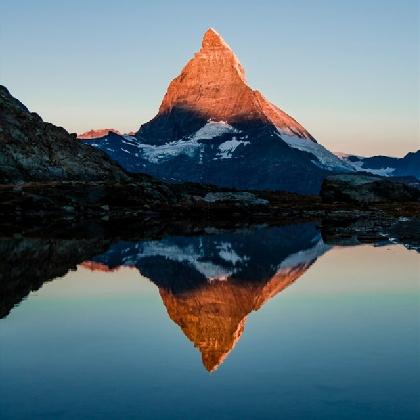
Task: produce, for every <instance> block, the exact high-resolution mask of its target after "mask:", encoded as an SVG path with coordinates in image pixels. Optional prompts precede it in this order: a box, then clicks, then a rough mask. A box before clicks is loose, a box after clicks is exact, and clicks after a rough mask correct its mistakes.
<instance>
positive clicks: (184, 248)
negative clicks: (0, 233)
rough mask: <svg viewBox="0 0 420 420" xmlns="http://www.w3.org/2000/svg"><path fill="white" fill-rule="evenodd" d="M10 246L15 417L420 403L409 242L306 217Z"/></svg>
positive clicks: (9, 378)
mask: <svg viewBox="0 0 420 420" xmlns="http://www.w3.org/2000/svg"><path fill="white" fill-rule="evenodd" d="M0 254H1V258H2V259H3V262H2V267H3V270H7V275H5V276H3V280H4V281H5V283H6V286H3V287H2V289H1V290H2V297H1V310H2V319H0V340H1V347H0V375H1V383H0V417H1V418H2V419H37V418H39V419H49V418H54V419H55V418H57V419H139V418H144V419H148V418H150V419H157V418H171V419H178V418H179V419H190V418H200V419H206V418H217V419H225V418H226V419H230V418H235V419H247V418H249V419H251V418H280V417H283V418H287V419H294V418H296V419H415V418H419V415H420V406H419V390H420V359H419V352H420V312H419V308H420V300H419V291H420V290H419V267H420V266H419V263H420V259H419V254H418V253H417V252H416V251H414V250H408V249H406V248H405V247H404V246H403V245H395V244H385V245H383V246H380V247H378V246H377V247H375V246H372V245H360V246H346V247H337V246H335V247H334V246H330V245H327V244H326V243H324V242H323V240H322V239H321V236H320V234H319V232H318V231H317V229H316V228H315V226H313V225H311V224H305V225H295V226H289V227H282V228H264V227H262V228H258V229H255V230H241V231H235V232H224V233H218V232H215V233H209V234H208V235H202V236H195V237H194V236H192V237H187V236H185V237H182V236H178V237H176V236H168V237H165V238H163V239H161V240H144V241H138V242H129V241H116V242H111V243H106V244H104V243H103V242H100V243H95V241H93V242H92V241H76V240H53V241H52V240H50V241H48V240H41V239H14V238H12V239H3V240H0ZM70 268H73V270H70ZM35 277H36V281H37V282H38V283H37V284H38V286H40V288H39V290H37V291H35V292H31V293H30V294H29V295H28V296H27V297H26V298H24V296H25V295H26V293H27V292H28V291H29V289H27V288H28V287H30V288H35V286H34V284H35V283H34V281H35V280H34V278H35ZM5 278H6V280H5ZM28 282H29V283H28ZM31 282H32V283H31ZM27 284H29V285H30V286H27ZM38 286H37V287H38ZM25 290H26V291H25Z"/></svg>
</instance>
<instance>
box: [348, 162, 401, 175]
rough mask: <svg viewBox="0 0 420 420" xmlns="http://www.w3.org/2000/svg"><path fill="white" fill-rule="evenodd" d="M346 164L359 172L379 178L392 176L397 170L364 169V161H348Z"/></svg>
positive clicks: (388, 168)
mask: <svg viewBox="0 0 420 420" xmlns="http://www.w3.org/2000/svg"><path fill="white" fill-rule="evenodd" d="M346 162H347V163H348V164H349V165H350V166H351V167H352V168H353V169H354V170H355V171H358V172H368V173H370V174H372V175H379V176H391V175H392V173H393V172H394V171H395V168H391V167H389V166H388V167H386V168H379V169H372V168H364V167H363V164H364V162H363V160H357V161H351V160H346Z"/></svg>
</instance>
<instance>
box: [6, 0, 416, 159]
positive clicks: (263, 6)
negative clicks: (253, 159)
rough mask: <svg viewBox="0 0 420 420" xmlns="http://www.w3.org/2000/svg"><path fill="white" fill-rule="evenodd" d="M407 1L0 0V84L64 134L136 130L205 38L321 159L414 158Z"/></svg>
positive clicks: (411, 17) (412, 18)
mask: <svg viewBox="0 0 420 420" xmlns="http://www.w3.org/2000/svg"><path fill="white" fill-rule="evenodd" d="M419 8H420V6H419V2H418V1H417V0H400V1H398V2H397V1H395V0H394V1H389V0H353V1H331V0H312V1H310V0H294V1H292V0H290V1H289V0H287V1H283V0H276V1H275V0H272V1H269V0H260V1H258V2H257V1H255V0H253V1H247V0H241V1H236V0H235V1H227V0H223V1H220V0H211V1H210V0H207V1H198V0H179V1H169V0H168V1H164V0H154V1H144V0H140V1H134V0H131V1H130V0H118V1H104V0H101V1H100V0H84V1H82V0H72V1H67V0H61V1H57V0H37V1H33V0H2V1H1V2H0V16H1V17H2V18H1V23H0V49H1V55H0V83H1V84H4V85H5V86H6V87H7V88H8V89H9V90H10V92H11V93H12V95H14V96H15V97H17V98H18V99H20V100H21V101H22V102H23V103H24V104H25V105H26V106H28V107H29V108H30V110H31V111H35V112H37V113H38V114H40V115H41V116H42V117H43V119H44V120H46V121H49V122H52V123H54V124H56V125H60V126H63V127H65V128H66V129H67V130H69V131H70V132H79V133H80V132H83V131H87V130H89V129H91V128H110V127H112V128H116V129H119V130H120V131H123V132H128V131H131V130H137V129H138V128H139V126H140V125H141V124H142V123H144V122H146V121H148V120H150V119H151V118H152V117H153V116H154V115H155V114H156V112H157V110H158V107H159V105H160V102H161V100H162V98H163V95H164V93H165V91H166V88H167V86H168V84H169V82H170V80H172V79H173V78H174V77H176V76H177V75H178V74H179V73H180V71H181V69H182V67H183V66H184V65H185V64H186V62H187V61H188V60H189V59H190V58H191V57H192V56H193V54H194V52H195V51H197V50H198V49H199V48H200V44H201V38H202V36H203V33H204V32H205V30H206V29H207V28H209V27H213V28H215V29H216V30H217V31H218V32H219V33H220V34H221V35H222V36H223V38H224V39H225V40H226V42H227V43H228V44H229V45H230V46H231V47H232V49H233V50H234V51H235V53H236V55H237V56H238V58H239V60H240V61H241V63H242V65H243V66H244V67H245V71H246V77H247V80H248V83H249V84H250V86H251V87H252V88H254V89H257V90H259V91H261V92H262V93H263V94H264V95H265V96H266V97H267V98H268V99H269V100H271V101H272V102H273V103H274V104H276V105H277V106H279V107H280V108H282V109H283V110H284V111H286V112H287V113H289V114H290V115H292V116H293V117H294V118H295V119H297V120H298V121H299V122H300V123H301V124H302V125H304V127H305V128H306V129H307V130H308V131H309V132H311V134H312V135H313V136H314V137H315V138H316V139H317V140H318V141H319V142H320V143H321V144H323V145H324V146H326V147H327V148H328V149H330V150H332V151H336V152H346V153H354V154H359V155H366V156H370V155H378V154H383V155H392V156H403V155H405V154H406V153H407V152H409V151H414V150H417V149H419V148H420V121H419V120H420V118H419V116H420V81H419V70H420V30H419V26H420V23H419V22H420V15H419Z"/></svg>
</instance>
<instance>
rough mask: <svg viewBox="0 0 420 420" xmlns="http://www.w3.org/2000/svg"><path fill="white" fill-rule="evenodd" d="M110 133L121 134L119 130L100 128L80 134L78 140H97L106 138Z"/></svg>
mask: <svg viewBox="0 0 420 420" xmlns="http://www.w3.org/2000/svg"><path fill="white" fill-rule="evenodd" d="M109 133H116V134H121V133H120V132H119V131H118V130H115V128H99V129H97V130H94V129H92V130H89V131H85V132H84V133H81V134H78V135H77V138H78V139H82V140H88V139H96V138H98V137H103V136H106V135H107V134H109Z"/></svg>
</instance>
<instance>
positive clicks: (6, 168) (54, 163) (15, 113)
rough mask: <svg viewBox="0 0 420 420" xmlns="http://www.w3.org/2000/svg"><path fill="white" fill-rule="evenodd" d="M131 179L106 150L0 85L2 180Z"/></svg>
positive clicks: (6, 181)
mask: <svg viewBox="0 0 420 420" xmlns="http://www.w3.org/2000/svg"><path fill="white" fill-rule="evenodd" d="M128 179H129V176H128V175H127V174H126V173H125V172H124V170H123V169H122V168H121V167H120V166H119V165H118V164H117V163H115V162H113V161H111V160H110V159H109V158H108V157H107V156H106V155H105V154H104V153H103V152H101V151H100V150H96V149H94V148H91V147H89V146H87V145H84V144H82V143H81V142H79V141H77V140H76V138H75V137H74V136H72V135H70V134H69V133H68V132H67V131H66V130H65V129H64V128H61V127H56V126H55V125H53V124H49V123H46V122H44V121H43V120H42V119H41V117H40V116H39V115H38V114H35V113H33V112H29V110H28V109H27V108H26V107H25V106H24V105H23V104H22V103H21V102H19V101H18V100H17V99H15V98H14V97H13V96H12V95H11V94H10V93H9V91H8V90H7V89H6V88H5V87H4V86H0V184H8V183H16V182H22V181H53V180H72V181H76V180H77V181H94V180H113V181H126V180H128Z"/></svg>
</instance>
